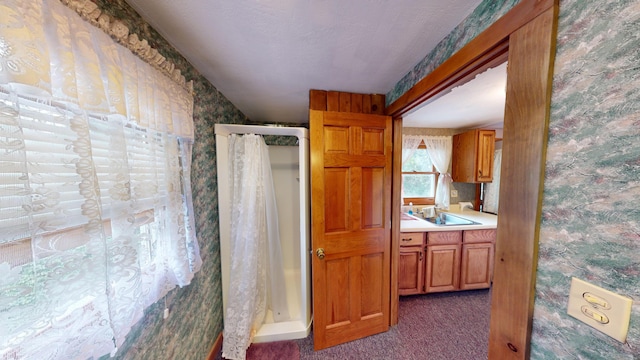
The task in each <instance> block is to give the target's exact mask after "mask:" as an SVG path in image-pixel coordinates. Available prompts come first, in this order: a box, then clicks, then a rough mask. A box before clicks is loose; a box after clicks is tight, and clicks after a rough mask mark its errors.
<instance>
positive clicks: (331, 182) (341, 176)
mask: <svg viewBox="0 0 640 360" xmlns="http://www.w3.org/2000/svg"><path fill="white" fill-rule="evenodd" d="M324 178H325V191H324V192H325V194H327V197H326V198H325V211H324V212H325V214H326V216H325V219H324V222H325V231H326V232H327V233H329V232H335V231H346V230H347V229H348V228H349V223H348V221H349V193H350V189H349V169H344V168H330V169H325V174H324ZM327 189H328V190H330V191H327Z"/></svg>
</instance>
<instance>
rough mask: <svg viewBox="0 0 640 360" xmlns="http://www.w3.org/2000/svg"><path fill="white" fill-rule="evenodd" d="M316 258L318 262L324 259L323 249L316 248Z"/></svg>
mask: <svg viewBox="0 0 640 360" xmlns="http://www.w3.org/2000/svg"><path fill="white" fill-rule="evenodd" d="M316 256H318V259H320V260H322V259H324V249H323V248H318V249H317V250H316Z"/></svg>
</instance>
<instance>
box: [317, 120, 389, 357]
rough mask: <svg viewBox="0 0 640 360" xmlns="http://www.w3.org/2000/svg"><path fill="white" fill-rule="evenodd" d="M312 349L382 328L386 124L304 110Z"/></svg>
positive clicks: (385, 319)
mask: <svg viewBox="0 0 640 360" xmlns="http://www.w3.org/2000/svg"><path fill="white" fill-rule="evenodd" d="M310 133H311V231H312V238H311V240H312V248H313V256H312V257H313V260H312V273H313V308H314V327H313V334H314V349H316V350H319V349H324V348H327V347H330V346H334V345H337V344H341V343H344V342H348V341H352V340H355V339H359V338H362V337H365V336H369V335H373V334H376V333H380V332H384V331H387V330H388V328H389V301H390V272H391V269H390V249H391V160H392V127H391V118H390V117H388V116H380V115H371V114H357V113H341V112H331V111H329V112H326V111H316V110H310Z"/></svg>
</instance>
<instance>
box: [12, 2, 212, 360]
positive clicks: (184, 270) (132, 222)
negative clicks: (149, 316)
mask: <svg viewBox="0 0 640 360" xmlns="http://www.w3.org/2000/svg"><path fill="white" fill-rule="evenodd" d="M192 109H193V98H192V96H191V94H190V93H189V92H188V91H186V90H185V89H184V88H182V87H180V86H179V85H177V84H176V83H174V82H173V81H171V80H170V79H169V78H167V77H166V76H165V75H164V74H162V73H160V72H159V71H158V70H156V69H154V68H152V67H151V66H149V65H148V64H146V63H144V62H143V61H141V60H139V59H138V58H137V57H136V56H135V55H133V54H132V53H131V52H130V51H129V50H128V49H125V48H123V47H122V46H120V45H118V44H117V43H115V42H114V41H113V40H112V39H111V38H110V37H109V36H108V35H106V34H104V33H103V32H102V31H100V30H99V29H97V28H94V27H93V26H91V25H90V24H89V23H86V22H85V21H83V20H82V19H81V18H80V17H79V16H78V15H77V14H76V13H75V12H74V11H72V10H70V9H68V8H67V7H65V6H64V5H62V4H61V3H60V2H59V1H58V0H49V1H38V0H19V1H11V0H10V1H3V2H2V3H1V4H0V169H2V170H1V172H0V274H2V276H1V277H0V324H2V325H1V326H0V358H3V359H4V358H9V359H76V358H90V357H94V358H98V357H100V356H102V355H104V354H108V353H112V354H113V353H115V351H116V350H117V347H118V346H120V345H121V344H122V343H123V342H124V340H125V336H126V335H127V333H128V332H129V330H130V329H131V327H132V326H133V325H134V324H135V323H136V322H137V321H138V320H139V319H141V317H142V316H143V311H144V309H145V308H146V307H148V306H149V305H151V304H153V303H155V302H156V301H157V300H159V299H160V298H162V297H163V296H164V295H165V294H166V293H167V292H168V291H170V290H171V289H173V288H175V286H185V285H188V284H189V283H190V281H191V280H192V278H193V276H194V273H195V272H197V271H198V270H199V268H200V266H201V263H202V261H201V259H200V255H199V249H198V243H197V239H196V234H195V226H194V218H193V206H192V203H191V184H190V179H189V174H190V166H191V165H190V162H191V146H192V142H193V119H192V111H193V110H192Z"/></svg>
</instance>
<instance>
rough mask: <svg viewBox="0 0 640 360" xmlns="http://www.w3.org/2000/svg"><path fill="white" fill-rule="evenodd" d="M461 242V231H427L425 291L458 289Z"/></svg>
mask: <svg viewBox="0 0 640 360" xmlns="http://www.w3.org/2000/svg"><path fill="white" fill-rule="evenodd" d="M461 242H462V231H437V232H435V231H434V232H429V233H427V264H426V279H425V292H427V293H431V292H442V291H454V290H458V289H459V284H460V249H461Z"/></svg>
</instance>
